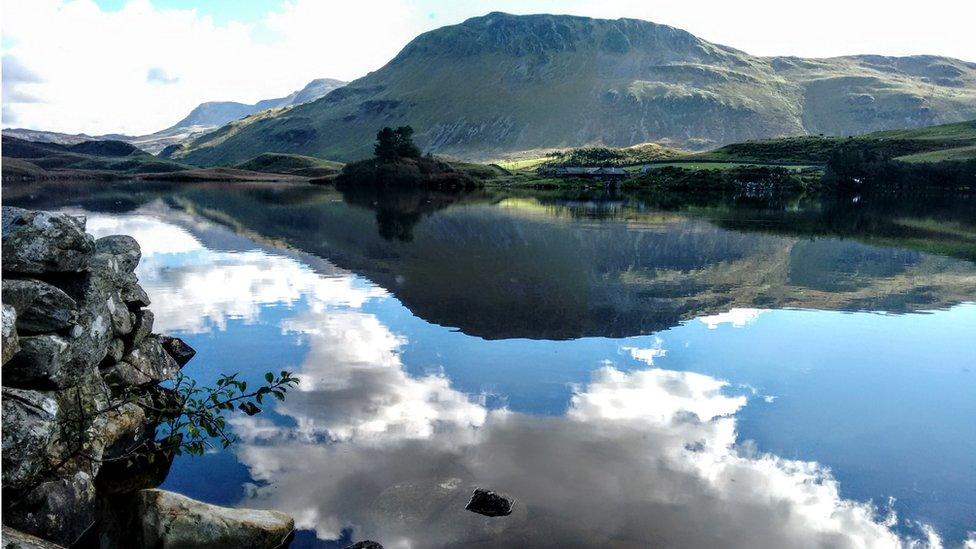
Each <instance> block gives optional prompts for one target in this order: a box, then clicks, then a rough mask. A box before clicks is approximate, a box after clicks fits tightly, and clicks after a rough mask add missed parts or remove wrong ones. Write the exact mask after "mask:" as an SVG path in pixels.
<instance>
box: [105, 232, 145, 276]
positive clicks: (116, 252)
mask: <svg viewBox="0 0 976 549" xmlns="http://www.w3.org/2000/svg"><path fill="white" fill-rule="evenodd" d="M95 252H96V253H99V254H106V255H110V256H112V257H114V258H115V260H116V262H117V266H118V269H119V270H120V271H122V272H126V273H131V272H133V271H135V270H136V266H137V265H139V260H140V259H142V250H141V249H140V248H139V243H138V242H136V239H134V238H132V237H131V236H128V235H121V234H117V235H112V236H105V237H102V238H99V239H98V240H96V241H95Z"/></svg>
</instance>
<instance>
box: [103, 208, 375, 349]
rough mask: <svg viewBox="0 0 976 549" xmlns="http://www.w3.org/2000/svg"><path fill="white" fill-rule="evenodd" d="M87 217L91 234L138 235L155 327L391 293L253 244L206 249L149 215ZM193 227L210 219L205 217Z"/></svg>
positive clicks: (189, 328) (345, 303)
mask: <svg viewBox="0 0 976 549" xmlns="http://www.w3.org/2000/svg"><path fill="white" fill-rule="evenodd" d="M157 215H158V214H157ZM87 217H88V223H87V229H88V231H89V232H90V233H92V234H93V235H95V236H96V237H99V238H100V237H102V236H107V235H110V234H127V235H130V236H132V237H134V238H135V239H136V240H137V241H138V242H139V244H140V247H141V249H142V260H141V261H140V263H139V267H138V269H137V271H136V274H137V275H138V276H139V282H140V284H141V285H142V287H143V288H144V289H145V290H146V292H147V293H148V294H149V297H150V298H151V299H152V301H153V304H152V310H153V313H154V315H155V322H154V326H155V329H156V330H157V331H160V332H167V331H181V332H193V333H201V332H207V331H210V330H213V329H219V330H222V329H225V328H226V325H227V321H228V319H239V320H242V321H244V322H248V323H251V322H255V321H257V319H258V316H259V314H260V312H261V309H262V308H263V307H267V306H268V305H275V304H281V305H293V304H295V303H296V302H298V301H300V300H303V299H304V300H305V301H306V303H307V305H308V307H309V309H310V310H311V311H312V312H313V313H322V312H324V311H327V310H331V309H335V308H337V307H361V306H362V305H363V304H364V303H365V302H366V301H368V300H370V299H373V298H381V297H385V296H387V295H388V294H387V292H386V290H384V289H382V288H380V287H379V286H375V285H372V284H366V283H363V282H360V281H358V280H357V279H356V277H355V276H354V275H352V274H349V273H340V272H335V273H331V274H330V275H329V276H324V275H323V274H322V273H319V272H316V271H313V270H312V269H310V268H309V267H308V266H307V265H304V264H302V263H300V262H299V261H297V260H295V259H293V258H290V257H285V256H279V255H271V254H268V253H266V252H264V251H262V250H256V249H255V250H245V251H215V250H210V249H207V248H206V247H204V245H203V244H202V243H201V242H200V241H199V240H198V239H197V238H196V237H195V236H194V235H193V234H191V233H190V231H188V230H187V229H185V228H183V227H180V226H178V225H174V224H172V223H171V222H167V221H163V220H160V219H157V218H155V217H153V216H151V215H128V216H122V217H109V216H103V215H98V214H89V215H88V216H87ZM171 217H172V218H173V219H172V220H175V219H176V218H177V217H178V216H177V215H175V214H171ZM198 223H199V222H198ZM195 229H196V230H202V231H206V230H208V229H210V230H213V226H212V225H210V224H206V223H202V224H200V226H198V227H195ZM292 322H294V321H292ZM370 358H375V357H370Z"/></svg>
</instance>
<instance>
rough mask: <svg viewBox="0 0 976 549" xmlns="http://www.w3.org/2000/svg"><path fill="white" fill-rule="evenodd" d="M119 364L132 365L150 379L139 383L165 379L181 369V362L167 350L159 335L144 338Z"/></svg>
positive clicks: (143, 383)
mask: <svg viewBox="0 0 976 549" xmlns="http://www.w3.org/2000/svg"><path fill="white" fill-rule="evenodd" d="M118 365H119V366H129V367H131V368H132V369H134V370H136V372H138V373H139V374H141V375H142V376H143V377H144V378H146V379H147V380H148V381H143V382H142V383H138V384H137V385H145V384H146V383H150V382H159V381H165V380H167V379H170V378H172V377H173V376H174V375H176V372H178V371H179V369H180V365H179V363H178V362H176V360H175V359H174V358H173V357H172V356H170V354H169V353H168V352H166V350H165V349H164V348H163V345H162V344H161V343H160V341H159V337H158V336H148V337H145V338H143V340H142V341H140V342H139V343H137V344H136V346H135V347H134V348H133V349H132V351H130V352H129V354H127V355H125V356H124V357H123V358H122V362H120V363H119V364H118ZM135 377H138V376H135Z"/></svg>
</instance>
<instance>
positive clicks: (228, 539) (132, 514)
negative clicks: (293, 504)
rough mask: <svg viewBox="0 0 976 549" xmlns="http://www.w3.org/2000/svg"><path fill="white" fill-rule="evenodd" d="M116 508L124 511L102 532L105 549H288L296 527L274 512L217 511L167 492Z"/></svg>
mask: <svg viewBox="0 0 976 549" xmlns="http://www.w3.org/2000/svg"><path fill="white" fill-rule="evenodd" d="M121 502H124V504H121ZM116 508H117V509H125V510H126V511H127V512H121V511H120V512H117V513H116V519H117V520H118V522H117V523H115V524H114V525H113V528H112V529H106V531H104V532H103V533H102V539H101V542H102V545H103V546H106V545H108V546H122V545H125V544H130V545H132V546H135V547H180V548H183V549H194V548H200V549H204V548H208V549H211V548H212V549H221V548H227V549H239V548H241V547H268V548H271V547H286V546H287V545H288V543H289V542H290V537H291V533H292V530H293V529H294V527H295V521H294V520H292V518H291V517H289V516H288V515H285V514H284V513H279V512H277V511H264V510H256V509H234V508H229V507H219V506H217V505H210V504H207V503H202V502H199V501H195V500H192V499H190V498H188V497H186V496H182V495H180V494H175V493H173V492H167V491H165V490H140V491H138V492H136V493H134V494H132V495H130V496H128V497H126V498H123V499H122V500H121V501H120V504H117V505H116ZM113 536H119V538H120V539H113Z"/></svg>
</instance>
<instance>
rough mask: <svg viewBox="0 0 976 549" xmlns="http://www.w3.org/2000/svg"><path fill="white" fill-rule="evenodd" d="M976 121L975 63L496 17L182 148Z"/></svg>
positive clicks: (790, 131)
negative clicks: (398, 130)
mask: <svg viewBox="0 0 976 549" xmlns="http://www.w3.org/2000/svg"><path fill="white" fill-rule="evenodd" d="M972 118H976V64H972V63H966V62H963V61H958V60H954V59H947V58H939V57H928V56H919V57H911V58H885V57H873V56H858V57H843V58H831V59H799V58H784V57H772V58H770V57H755V56H751V55H749V54H747V53H744V52H741V51H738V50H735V49H732V48H728V47H725V46H721V45H717V44H712V43H709V42H706V41H704V40H700V39H698V38H696V37H695V36H693V35H691V34H689V33H687V32H684V31H682V30H679V29H675V28H672V27H668V26H664V25H656V24H654V23H649V22H646V21H637V20H631V19H619V20H613V21H610V20H599V19H588V18H582V17H570V16H555V15H533V16H511V15H506V14H499V13H493V14H489V15H487V16H484V17H477V18H473V19H470V20H468V21H466V22H464V23H462V24H460V25H454V26H450V27H444V28H441V29H437V30H434V31H431V32H428V33H425V34H423V35H421V36H419V37H417V38H416V39H415V40H413V41H412V42H411V43H410V44H408V45H407V46H406V47H405V48H404V49H403V50H402V51H401V52H400V53H399V54H398V55H397V56H396V57H395V58H394V59H393V60H391V61H390V62H389V63H388V64H387V65H386V66H384V67H382V68H381V69H379V70H377V71H375V72H372V73H370V74H369V75H367V76H365V77H363V78H361V79H359V80H356V81H354V82H352V83H350V84H349V85H348V86H346V87H344V88H340V89H339V90H336V91H334V92H332V93H330V94H329V95H327V96H326V97H324V98H322V99H320V100H318V101H315V102H313V103H309V104H305V105H302V106H298V107H295V108H293V109H290V110H285V111H272V112H265V113H260V114H258V115H254V116H252V117H249V118H246V119H244V120H241V121H236V122H233V123H231V124H229V125H228V126H225V127H223V128H221V129H220V130H218V131H216V132H213V133H211V134H208V135H205V136H202V137H200V138H197V139H196V140H194V141H192V142H191V143H190V145H189V146H188V147H186V148H183V149H181V150H178V151H173V157H174V158H179V159H182V160H185V161H187V162H190V163H195V164H200V165H217V164H225V165H226V164H235V163H238V162H242V161H244V160H246V159H248V158H252V157H254V156H257V155H258V154H261V153H264V152H284V153H294V154H303V155H309V156H316V157H320V158H331V159H338V160H342V161H349V160H355V159H360V158H365V157H368V156H369V154H370V152H371V151H370V147H371V142H372V137H373V135H374V134H375V132H376V131H377V130H378V129H379V128H381V127H383V126H387V125H391V124H393V125H405V124H409V125H411V126H413V127H414V128H415V129H416V130H417V133H416V136H415V137H416V139H417V141H418V144H419V145H420V146H421V147H422V148H423V149H424V150H425V151H428V152H434V153H437V154H442V155H449V156H453V157H457V158H463V159H469V160H483V159H487V158H499V157H502V156H504V155H506V154H508V153H511V152H513V151H525V150H533V149H553V148H574V147H581V146H592V145H602V146H610V147H624V146H629V145H632V144H634V143H644V142H657V143H661V144H663V145H665V146H676V147H680V148H687V149H692V150H705V149H709V148H714V147H716V146H720V145H723V144H727V143H735V142H742V141H747V140H753V139H763V138H772V137H780V136H789V135H804V134H817V133H826V134H833V135H840V136H847V135H852V134H858V133H864V132H870V131H875V130H882V129H887V128H895V127H913V126H923V125H930V124H938V123H944V122H954V121H958V120H964V119H972Z"/></svg>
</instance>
